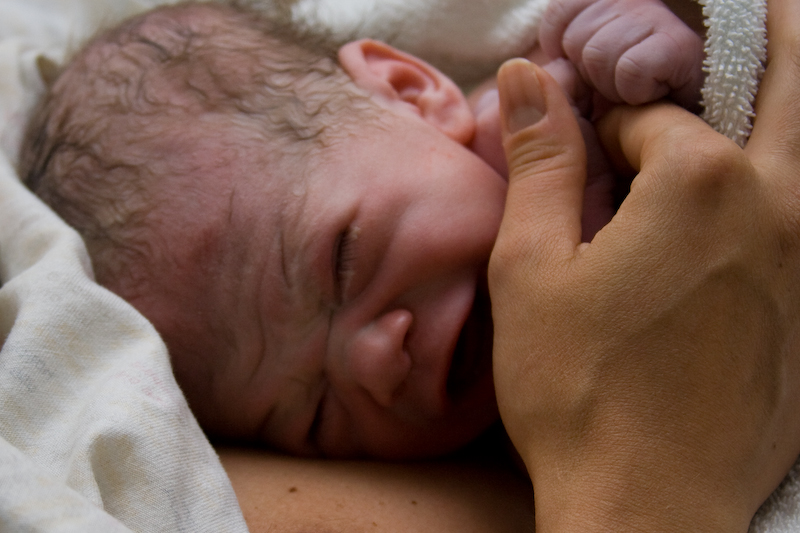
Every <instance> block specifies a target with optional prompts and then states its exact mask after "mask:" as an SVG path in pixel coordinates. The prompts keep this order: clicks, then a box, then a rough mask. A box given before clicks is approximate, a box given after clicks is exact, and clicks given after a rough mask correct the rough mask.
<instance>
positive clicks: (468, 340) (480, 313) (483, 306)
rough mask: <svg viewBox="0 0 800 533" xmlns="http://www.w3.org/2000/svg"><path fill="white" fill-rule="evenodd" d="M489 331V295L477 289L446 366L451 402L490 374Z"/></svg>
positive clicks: (490, 318) (481, 289)
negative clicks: (450, 358) (451, 356)
mask: <svg viewBox="0 0 800 533" xmlns="http://www.w3.org/2000/svg"><path fill="white" fill-rule="evenodd" d="M492 331H493V330H492V313H491V305H490V302H489V292H488V290H486V288H485V287H481V286H480V285H479V287H478V289H477V290H476V293H475V301H474V302H473V303H472V310H471V311H470V314H469V316H468V317H467V320H466V321H465V322H464V326H463V327H462V328H461V334H460V335H459V336H458V341H457V343H456V348H455V351H454V352H453V359H452V361H451V363H450V371H449V373H448V376H447V395H448V396H449V397H450V399H451V400H455V401H457V400H458V399H460V398H462V397H463V396H464V395H466V394H467V393H468V392H469V391H470V390H471V389H472V386H473V385H474V384H475V383H477V382H478V381H480V380H481V379H482V378H483V377H484V376H486V374H487V373H489V374H491V372H492Z"/></svg>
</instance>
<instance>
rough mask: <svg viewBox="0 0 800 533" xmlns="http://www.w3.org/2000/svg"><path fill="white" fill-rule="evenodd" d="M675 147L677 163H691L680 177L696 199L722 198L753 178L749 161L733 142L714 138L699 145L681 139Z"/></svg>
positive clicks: (686, 139)
mask: <svg viewBox="0 0 800 533" xmlns="http://www.w3.org/2000/svg"><path fill="white" fill-rule="evenodd" d="M675 144H676V149H677V150H679V151H680V152H681V154H682V157H679V158H678V160H683V161H690V162H691V163H692V164H691V167H690V168H689V170H688V171H686V172H683V173H682V174H681V175H682V177H683V182H684V184H685V185H686V186H687V190H688V191H690V193H691V194H692V195H693V196H694V197H695V198H698V199H708V198H722V196H723V195H724V193H725V191H728V190H738V189H740V188H741V187H743V186H744V185H745V183H746V182H748V181H749V180H751V179H752V177H753V174H752V172H751V166H750V164H749V161H748V160H747V158H746V156H745V155H744V152H742V150H741V149H740V148H739V147H738V146H737V145H736V144H735V143H734V142H733V141H730V142H728V141H727V139H722V140H720V139H718V138H714V139H712V140H711V141H710V142H703V141H702V140H700V141H699V142H698V139H696V138H691V137H687V136H683V137H682V138H681V139H680V140H676V143H675Z"/></svg>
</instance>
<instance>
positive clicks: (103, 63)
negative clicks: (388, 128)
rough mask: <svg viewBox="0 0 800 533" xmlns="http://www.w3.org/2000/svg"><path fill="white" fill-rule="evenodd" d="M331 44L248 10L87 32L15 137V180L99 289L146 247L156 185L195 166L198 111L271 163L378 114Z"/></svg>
mask: <svg viewBox="0 0 800 533" xmlns="http://www.w3.org/2000/svg"><path fill="white" fill-rule="evenodd" d="M284 3H285V2H284ZM276 5H280V3H278V4H276ZM336 47H337V43H333V42H327V41H326V40H325V39H321V38H319V36H313V37H312V36H310V35H306V34H304V33H303V32H302V31H300V30H299V29H298V28H296V27H294V26H292V24H289V23H284V22H282V21H281V17H272V18H269V17H265V16H264V15H263V14H261V13H257V12H255V11H253V10H251V9H249V8H247V7H246V6H244V5H237V4H218V3H213V4H212V3H208V4H206V3H184V4H178V5H174V6H166V7H161V8H157V9H155V10H152V11H149V12H147V13H144V14H142V15H139V16H136V17H134V18H132V19H130V20H128V21H125V22H123V23H122V24H120V25H118V26H116V27H114V28H112V29H110V30H107V31H105V32H102V33H100V34H98V35H97V36H96V37H94V38H93V39H91V40H90V41H89V42H88V43H87V44H86V45H85V46H84V47H83V48H82V49H81V50H80V51H79V52H78V53H77V54H76V55H75V56H74V57H73V58H72V60H71V61H69V62H68V63H67V65H66V67H65V68H64V69H63V70H62V71H61V72H60V73H59V74H58V76H57V77H56V78H55V80H54V81H53V82H52V83H51V84H50V87H49V88H48V90H47V92H46V94H45V95H44V96H43V98H42V99H41V101H40V102H39V104H38V105H37V107H36V108H35V110H34V112H33V114H32V118H31V120H30V122H29V124H28V128H27V131H26V133H25V135H24V138H23V143H22V148H21V151H20V159H19V161H20V162H19V171H20V175H21V176H22V179H23V181H24V182H25V183H26V185H27V186H28V187H29V188H30V189H31V190H33V191H34V192H35V193H36V194H37V195H38V196H39V197H40V198H42V199H43V200H44V201H45V202H46V203H47V204H48V205H50V206H51V208H52V209H53V210H54V211H56V213H58V214H59V215H60V216H61V217H62V218H63V219H64V220H65V221H66V222H67V223H68V224H70V225H71V226H73V227H74V228H75V229H77V230H78V232H79V233H80V234H81V235H82V237H83V238H84V240H85V242H86V244H87V249H88V251H89V254H90V256H91V257H92V263H93V266H94V269H95V274H96V276H97V279H98V281H99V282H100V283H102V284H107V282H109V281H114V280H116V279H117V278H119V277H120V276H124V275H127V274H126V273H127V272H129V270H130V269H129V268H128V266H129V265H130V264H131V263H133V262H135V261H141V260H143V261H145V262H146V261H147V255H148V254H149V253H151V252H152V246H153V245H152V243H150V242H149V237H151V236H152V233H153V232H145V231H143V230H144V228H146V227H147V224H148V222H147V221H148V214H149V213H150V211H151V210H152V208H153V206H154V203H155V202H156V200H154V198H153V187H154V186H155V185H156V184H157V183H158V182H159V181H160V180H165V179H169V177H170V176H174V175H180V174H186V173H187V172H190V171H191V170H192V169H191V168H187V165H186V164H185V159H186V157H183V158H181V154H180V152H181V150H182V147H187V149H188V147H190V145H191V139H192V135H199V134H201V133H198V132H193V131H191V130H192V125H196V123H197V122H196V120H197V119H198V118H207V119H208V118H210V119H219V118H221V119H222V120H226V121H228V122H230V123H231V124H234V125H238V127H239V128H240V129H241V131H242V132H243V135H242V136H238V135H237V136H235V137H236V138H234V139H227V138H224V136H221V138H220V139H219V143H220V145H221V146H223V147H225V143H229V144H230V148H231V150H242V149H246V148H243V147H242V146H241V141H242V139H241V138H247V137H248V136H249V137H252V136H253V135H255V136H256V137H257V142H258V146H259V149H260V150H263V151H266V152H267V156H266V157H267V159H269V160H270V161H273V162H275V164H278V162H279V161H280V160H282V159H285V158H287V157H288V158H294V159H295V160H296V161H300V160H304V159H305V158H308V157H309V156H310V155H311V154H313V153H314V152H315V150H319V149H321V148H324V147H325V146H327V145H330V144H331V143H333V142H335V140H336V139H337V138H338V137H340V136H343V135H347V133H348V131H352V130H351V129H349V128H351V127H356V126H357V125H358V124H359V123H360V122H361V121H363V120H364V119H369V117H370V116H371V115H373V114H374V105H373V104H372V102H371V101H370V100H369V98H368V97H367V95H366V94H364V93H363V92H362V91H360V89H358V87H356V85H355V84H354V83H353V82H352V81H351V79H350V78H349V76H348V75H347V74H346V73H345V72H344V71H343V69H342V68H341V67H340V66H339V65H338V63H337V61H336ZM240 137H241V138H240ZM165 139H172V140H173V141H175V140H178V141H177V142H171V143H170V142H165Z"/></svg>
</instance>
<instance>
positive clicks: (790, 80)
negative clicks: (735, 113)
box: [745, 0, 800, 173]
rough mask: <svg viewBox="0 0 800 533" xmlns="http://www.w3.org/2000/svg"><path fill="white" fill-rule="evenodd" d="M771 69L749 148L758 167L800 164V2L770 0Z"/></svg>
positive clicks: (759, 98) (760, 96)
mask: <svg viewBox="0 0 800 533" xmlns="http://www.w3.org/2000/svg"><path fill="white" fill-rule="evenodd" d="M767 37H768V45H767V67H766V71H765V73H764V77H763V78H762V81H761V85H760V88H759V91H758V95H757V97H756V105H755V111H756V119H755V123H754V125H753V132H752V134H751V136H750V140H749V142H748V144H747V146H746V148H745V151H746V152H747V154H748V156H749V157H750V159H751V161H752V162H753V163H754V164H755V165H756V166H758V167H761V168H769V166H770V165H782V164H784V163H786V164H788V165H789V166H788V167H784V168H789V169H791V170H792V171H793V173H796V171H797V168H798V166H797V165H798V161H800V103H798V102H799V101H800V2H798V0H769V2H768V11H767Z"/></svg>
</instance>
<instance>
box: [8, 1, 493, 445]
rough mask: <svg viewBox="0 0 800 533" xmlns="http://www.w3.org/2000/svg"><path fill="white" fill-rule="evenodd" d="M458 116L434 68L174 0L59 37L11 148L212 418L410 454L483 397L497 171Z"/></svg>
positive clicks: (457, 434)
mask: <svg viewBox="0 0 800 533" xmlns="http://www.w3.org/2000/svg"><path fill="white" fill-rule="evenodd" d="M473 129H474V121H473V119H472V116H471V114H470V112H469V109H468V107H467V105H466V103H465V101H464V98H463V96H462V95H461V93H460V92H459V91H458V89H457V88H456V87H455V86H454V85H453V84H452V82H450V80H448V79H447V78H445V77H444V76H442V75H441V74H440V73H439V72H437V71H436V70H434V69H432V68H431V67H429V66H428V65H426V64H425V63H422V62H421V61H419V60H417V59H415V58H413V57H410V56H407V55H405V54H402V53H400V52H397V51H396V50H394V49H392V48H390V47H388V46H386V45H383V44H381V43H376V42H372V41H358V42H353V43H349V44H347V45H345V46H344V47H342V48H341V49H340V50H339V52H338V58H337V54H336V52H333V53H329V52H326V48H325V47H323V46H321V45H319V44H318V43H310V42H309V41H304V40H303V39H301V38H299V37H297V36H296V35H295V34H293V33H292V32H291V31H289V30H288V29H287V28H282V27H276V26H275V24H273V23H268V22H267V21H265V20H263V19H261V18H260V17H259V16H257V15H255V14H253V13H250V12H249V11H248V10H245V9H242V8H234V7H229V6H222V5H218V4H197V5H191V4H187V5H180V6H175V7H167V8H161V9H158V10H156V11H153V12H150V13H147V14H145V15H143V16H140V17H137V18H135V19H133V20H131V21H128V22H126V23H124V24H123V25H122V26H120V27H118V28H115V29H113V30H111V31H109V32H106V33H104V34H102V35H100V36H99V37H97V38H96V39H95V40H93V41H92V42H91V43H89V44H88V45H87V46H86V47H85V48H84V49H83V50H82V51H81V52H79V53H78V55H77V56H76V57H75V58H74V59H73V60H72V61H71V62H70V64H69V65H68V66H67V67H66V69H65V70H64V71H63V72H62V74H61V75H60V76H59V77H58V78H57V79H56V81H55V82H54V83H53V84H52V87H51V88H50V90H49V92H48V95H47V96H46V97H45V99H44V100H43V101H42V103H41V105H40V106H39V108H38V109H37V111H36V112H35V114H34V117H33V120H32V122H31V125H30V127H29V132H28V135H27V137H26V141H25V143H24V146H23V150H22V153H21V159H20V161H21V162H20V171H21V172H22V175H23V176H24V177H25V179H26V182H27V183H28V185H29V186H30V187H31V188H32V189H33V190H34V191H35V192H36V193H37V194H38V195H39V196H40V197H42V198H43V199H44V200H45V201H46V202H47V203H48V204H50V205H51V206H52V207H53V208H54V209H55V211H56V212H58V213H59V214H60V215H61V216H62V217H63V218H64V219H65V220H66V221H67V222H68V223H70V224H71V225H73V226H74V227H75V228H77V229H78V231H79V232H80V233H81V234H82V235H83V237H84V239H85V241H86V243H87V248H88V250H89V253H90V255H91V257H92V262H93V266H94V269H95V274H96V277H97V279H98V281H99V282H100V283H101V284H103V285H105V286H106V287H108V288H109V289H111V290H112V291H114V292H116V293H117V294H119V295H120V296H122V297H123V298H125V299H126V300H128V301H129V302H130V303H131V304H132V305H134V306H135V307H136V308H137V309H138V310H139V311H141V312H142V314H144V315H145V316H146V317H147V318H148V319H149V320H150V321H152V323H153V324H154V325H155V327H156V329H157V330H158V331H159V333H160V334H161V335H162V336H163V338H164V340H165V342H166V344H167V346H168V348H169V351H170V357H171V359H172V364H173V368H174V371H175V375H176V378H177V380H178V382H179V384H180V385H181V387H182V389H183V391H184V392H185V394H186V397H187V399H188V401H189V404H190V406H191V407H192V409H193V411H194V412H195V414H196V416H197V418H198V420H199V421H200V423H201V425H202V426H203V427H204V428H205V429H206V430H207V431H208V432H209V433H210V434H212V435H215V436H220V437H225V438H232V439H239V440H242V439H244V440H252V441H260V442H265V443H268V444H271V445H273V446H275V447H277V448H279V449H283V450H286V451H289V452H293V453H299V454H322V455H326V456H359V455H370V456H381V457H393V458H400V457H414V456H424V455H432V454H437V453H442V452H446V451H449V450H452V449H454V448H456V447H458V446H460V445H462V444H464V443H466V442H467V441H469V440H471V439H472V438H474V437H475V436H477V435H478V434H479V433H480V432H482V431H483V430H484V429H485V428H487V427H488V426H489V425H490V424H491V423H492V422H493V421H494V420H495V419H496V416H497V412H496V406H495V402H494V394H493V392H494V391H493V386H492V377H491V344H492V338H491V337H492V335H491V333H492V328H491V314H490V308H489V302H488V291H487V288H486V280H485V275H486V266H487V263H488V258H489V254H490V251H491V248H492V245H493V242H494V238H495V236H496V233H497V229H498V227H499V223H500V219H501V216H502V207H503V202H504V199H505V189H506V184H505V182H504V180H503V179H502V178H500V176H498V175H497V174H496V173H495V172H494V171H492V170H491V169H490V168H489V167H488V166H487V165H486V164H485V163H483V162H482V161H481V160H480V159H478V158H477V157H476V156H475V155H474V154H472V153H471V152H470V151H469V150H468V149H467V148H466V147H465V143H467V142H468V141H469V140H470V138H471V136H472V133H473Z"/></svg>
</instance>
